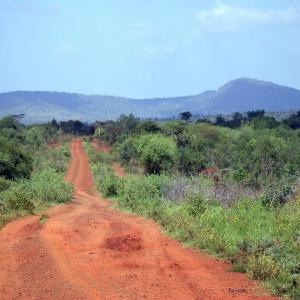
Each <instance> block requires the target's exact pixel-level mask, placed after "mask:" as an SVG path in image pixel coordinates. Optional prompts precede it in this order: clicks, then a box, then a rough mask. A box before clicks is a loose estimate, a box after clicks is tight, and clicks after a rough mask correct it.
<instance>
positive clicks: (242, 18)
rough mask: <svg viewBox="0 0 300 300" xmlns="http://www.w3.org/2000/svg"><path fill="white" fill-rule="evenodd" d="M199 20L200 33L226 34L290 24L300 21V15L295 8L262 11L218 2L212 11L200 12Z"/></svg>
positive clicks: (198, 14)
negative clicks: (265, 26) (218, 32)
mask: <svg viewBox="0 0 300 300" xmlns="http://www.w3.org/2000/svg"><path fill="white" fill-rule="evenodd" d="M197 20H198V26H199V28H198V30H199V31H200V32H205V31H221V32H226V31H239V30H241V29H245V28H249V27H253V26H262V25H272V24H273V25H274V24H289V23H292V22H296V21H299V20H300V13H299V10H297V9H296V7H293V6H290V7H288V8H286V9H282V10H273V9H271V10H262V9H253V8H246V7H242V6H235V5H229V4H225V3H222V2H218V3H217V4H216V6H214V7H213V8H211V9H208V10H200V11H198V13H197Z"/></svg>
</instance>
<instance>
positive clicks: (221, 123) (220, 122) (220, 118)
mask: <svg viewBox="0 0 300 300" xmlns="http://www.w3.org/2000/svg"><path fill="white" fill-rule="evenodd" d="M215 125H218V126H225V125H226V120H225V118H224V117H223V116H222V115H221V114H219V115H217V117H216V120H215Z"/></svg>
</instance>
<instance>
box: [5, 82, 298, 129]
mask: <svg viewBox="0 0 300 300" xmlns="http://www.w3.org/2000/svg"><path fill="white" fill-rule="evenodd" d="M255 109H264V110H266V111H273V112H278V111H289V110H300V90H297V89H294V88H290V87H286V86H281V85H277V84H275V83H272V82H266V81H260V80H256V79H251V78H240V79H236V80H232V81H230V82H228V83H226V84H225V85H223V86H222V87H220V88H219V89H218V90H216V91H205V92H203V93H200V94H197V95H191V96H183V97H169V98H151V99H130V98H125V97H115V96H102V95H83V94H76V93H66V92H45V91H34V92H32V91H15V92H8V93H0V116H5V115H9V114H21V113H24V114H25V119H24V121H25V122H26V123H36V122H46V121H49V120H51V119H53V118H56V119H57V120H68V119H80V120H83V121H89V122H91V121H95V120H108V119H116V118H117V117H118V116H119V115H120V114H122V113H124V114H129V113H133V114H134V115H136V116H138V117H141V118H168V117H172V116H177V115H178V114H179V113H180V112H182V111H191V112H192V113H193V114H199V113H200V114H217V113H224V114H227V113H232V112H236V111H239V112H245V111H249V110H255Z"/></svg>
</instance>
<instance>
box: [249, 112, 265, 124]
mask: <svg viewBox="0 0 300 300" xmlns="http://www.w3.org/2000/svg"><path fill="white" fill-rule="evenodd" d="M264 115H265V111H264V110H263V109H262V110H252V111H248V112H247V117H248V120H249V122H251V121H252V120H253V119H254V118H256V117H263V116H264Z"/></svg>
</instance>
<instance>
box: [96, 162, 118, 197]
mask: <svg viewBox="0 0 300 300" xmlns="http://www.w3.org/2000/svg"><path fill="white" fill-rule="evenodd" d="M92 169H93V173H94V174H95V178H96V179H98V180H97V181H96V185H97V187H98V188H99V190H100V192H101V194H102V195H103V196H104V197H108V196H113V195H116V194H117V190H118V189H119V188H120V185H121V179H120V178H118V177H117V176H116V175H115V174H114V173H113V171H112V169H111V167H110V166H109V165H108V164H100V165H98V166H96V165H94V166H92Z"/></svg>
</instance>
